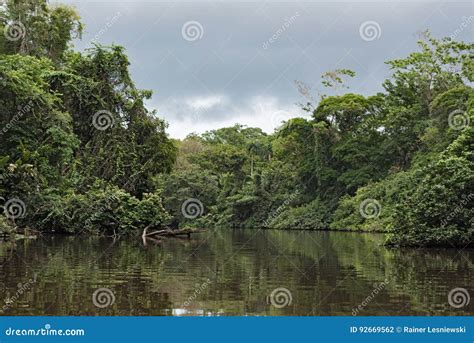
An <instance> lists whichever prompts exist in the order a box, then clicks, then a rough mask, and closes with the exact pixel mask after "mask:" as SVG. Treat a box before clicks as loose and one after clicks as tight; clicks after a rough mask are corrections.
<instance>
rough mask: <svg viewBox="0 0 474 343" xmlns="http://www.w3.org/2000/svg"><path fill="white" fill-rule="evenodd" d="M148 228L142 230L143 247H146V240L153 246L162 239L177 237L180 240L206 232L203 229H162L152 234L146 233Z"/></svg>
mask: <svg viewBox="0 0 474 343" xmlns="http://www.w3.org/2000/svg"><path fill="white" fill-rule="evenodd" d="M148 229H149V226H147V227H146V228H145V229H143V233H142V240H143V245H144V246H146V242H147V239H149V240H150V241H152V242H153V243H155V244H159V243H161V240H160V239H161V238H163V237H178V238H180V237H181V236H183V235H185V236H187V237H188V238H189V237H191V234H192V233H199V232H205V231H206V230H204V229H190V228H188V229H179V230H171V229H163V230H156V231H153V232H150V233H148Z"/></svg>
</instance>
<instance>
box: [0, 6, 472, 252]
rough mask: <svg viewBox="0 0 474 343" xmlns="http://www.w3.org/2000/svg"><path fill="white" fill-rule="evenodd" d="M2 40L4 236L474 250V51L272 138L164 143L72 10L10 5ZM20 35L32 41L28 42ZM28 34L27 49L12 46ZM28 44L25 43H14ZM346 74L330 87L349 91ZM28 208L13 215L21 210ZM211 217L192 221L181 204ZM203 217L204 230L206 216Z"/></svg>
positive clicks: (257, 135) (450, 56) (434, 53)
mask: <svg viewBox="0 0 474 343" xmlns="http://www.w3.org/2000/svg"><path fill="white" fill-rule="evenodd" d="M0 14H1V20H0V29H2V31H4V32H5V35H4V37H2V38H1V40H0V84H1V88H0V113H1V117H0V127H1V128H2V130H1V131H0V136H1V145H0V169H1V171H2V172H1V175H0V196H1V197H3V200H5V204H4V207H5V211H4V212H5V213H4V215H5V216H4V217H0V230H2V231H8V230H10V228H11V227H16V226H18V227H31V228H34V229H37V230H40V231H51V232H69V233H72V232H76V233H77V232H83V231H87V232H91V233H100V234H110V233H119V234H121V233H129V232H135V231H136V229H140V228H143V227H146V226H155V227H160V226H165V225H170V223H173V222H174V223H176V222H177V221H179V223H180V225H181V226H186V225H192V226H201V225H202V226H204V225H205V226H213V225H214V226H218V227H226V228H236V227H239V228H242V227H247V228H281V229H328V228H331V229H334V230H340V229H343V230H373V231H385V232H388V243H390V244H397V245H453V246H464V245H467V244H471V242H472V241H473V239H474V228H473V219H472V218H473V206H472V200H473V199H474V189H473V184H474V182H473V181H474V173H473V163H474V160H473V150H474V149H473V129H472V127H471V125H470V123H472V122H473V121H474V118H473V115H474V92H473V89H472V87H470V85H471V84H472V82H473V81H474V57H473V53H472V52H473V47H474V45H473V44H466V43H462V42H454V41H451V40H450V39H444V40H436V39H434V38H432V37H431V36H430V35H429V34H427V35H426V37H425V38H424V39H423V40H421V41H420V43H419V45H420V51H418V52H414V53H412V54H410V55H409V56H408V57H406V58H403V59H398V60H394V61H390V62H388V64H389V66H390V67H391V69H392V71H393V74H392V76H391V78H389V79H388V80H386V81H385V82H384V83H383V88H384V91H383V92H381V93H378V94H375V95H373V96H363V95H360V94H353V93H346V94H343V95H333V96H322V97H321V98H320V99H319V101H318V103H316V104H312V103H308V104H306V105H305V106H303V108H302V112H304V111H306V112H307V113H308V112H309V114H310V115H311V118H310V119H303V118H299V117H298V114H297V113H296V114H295V118H294V119H291V120H289V121H287V122H286V123H283V125H282V126H281V127H280V128H279V129H278V130H276V132H275V133H273V134H270V135H269V134H266V133H264V132H263V131H262V130H260V129H256V128H247V127H244V126H241V125H235V126H233V127H228V128H222V129H218V130H213V131H210V132H206V133H204V134H202V135H196V134H192V135H190V136H188V137H187V138H186V139H184V140H182V141H173V140H171V139H169V138H168V137H167V135H166V132H165V129H166V124H165V122H164V121H162V120H161V119H159V118H158V117H157V113H154V112H150V111H148V110H147V108H146V107H145V106H144V101H145V100H146V99H148V98H150V97H151V92H150V91H146V90H140V89H137V88H136V87H135V85H134V83H133V81H132V79H131V77H130V74H129V71H128V65H129V61H128V59H127V56H126V55H125V52H124V49H123V48H122V47H118V46H112V47H102V46H93V47H91V49H89V50H88V51H86V52H85V53H78V52H74V51H73V50H72V49H71V47H70V41H71V39H73V38H75V37H79V36H80V35H81V32H82V24H81V23H80V18H79V16H78V14H77V13H76V12H75V11H74V10H73V9H72V8H69V7H67V6H55V7H51V6H49V5H47V3H46V1H44V0H28V1H22V2H21V3H20V2H18V1H13V0H10V1H7V6H6V7H5V8H3V9H2V10H1V13H0ZM18 23H21V25H22V26H18ZM13 25H17V26H18V27H17V29H19V30H20V31H21V30H22V29H24V31H23V32H20V34H17V35H14V37H13V39H12V36H11V35H10V37H9V35H8V34H7V33H9V32H10V31H11V30H10V29H11V27H12V26H13ZM13 33H18V32H13ZM344 77H355V73H354V72H352V71H350V70H346V69H340V70H336V71H334V72H328V73H326V74H324V75H323V78H322V84H323V85H324V86H326V87H335V88H336V87H342V88H344V87H345V86H344ZM12 199H13V200H15V199H20V200H21V201H22V202H23V203H24V205H25V206H24V207H25V208H24V212H25V213H22V215H21V216H18V215H12V214H11V213H10V214H9V211H10V212H11V209H9V208H8V206H7V204H8V201H9V200H12ZM190 199H191V200H193V201H194V202H195V203H196V202H197V204H198V205H199V206H198V207H195V208H194V210H195V211H197V212H193V213H192V214H193V215H189V213H188V215H186V213H183V204H185V203H186V202H187V201H189V200H190ZM195 213H197V215H194V214H195Z"/></svg>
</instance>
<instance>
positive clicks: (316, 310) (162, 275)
mask: <svg viewBox="0 0 474 343" xmlns="http://www.w3.org/2000/svg"><path fill="white" fill-rule="evenodd" d="M382 240H383V237H382V236H380V235H375V234H360V233H351V232H307V231H260V230H215V231H212V232H207V233H203V234H199V235H196V236H194V237H193V238H192V239H189V240H188V239H169V240H166V241H164V242H162V243H161V244H160V245H154V244H149V245H148V246H147V247H146V248H144V247H143V245H142V242H141V240H139V239H137V240H133V239H121V240H117V241H113V240H111V239H104V238H102V239H98V238H86V237H81V238H73V237H53V238H41V239H37V240H33V241H18V242H17V243H16V244H11V243H1V244H0V263H1V267H0V286H1V293H0V299H7V300H10V301H7V302H8V304H7V306H6V308H5V312H4V314H6V315H175V316H183V315H196V316H208V315H351V314H352V313H353V311H354V308H356V307H357V306H358V305H361V306H362V309H360V310H359V311H357V313H358V315H472V314H474V306H473V305H474V304H473V302H474V300H473V301H471V303H470V304H469V305H468V306H466V307H462V308H459V309H456V308H453V307H451V306H450V305H449V303H448V298H447V297H448V293H449V291H450V290H451V289H453V288H455V287H463V288H467V289H468V290H469V291H470V293H471V295H472V294H473V293H474V291H473V290H472V289H469V287H470V286H471V285H472V273H473V271H474V259H473V257H474V251H473V250H463V251H460V250H455V249H425V250H418V249H386V248H384V247H382V246H381V245H380V243H381V242H382ZM35 275H36V280H35V282H34V283H33V284H32V285H31V287H29V288H28V289H23V291H22V292H21V294H18V293H19V292H18V290H19V287H20V286H24V285H25V283H28V280H30V279H31V278H33V277H34V276H35ZM384 280H386V285H385V286H383V287H381V288H380V289H378V288H379V285H380V283H381V282H384ZM19 284H21V285H20V286H19ZM101 287H103V288H108V289H110V290H111V291H112V292H113V294H114V297H115V299H114V302H113V304H111V305H110V306H108V307H105V308H98V307H97V306H95V305H94V303H93V301H92V295H93V293H94V291H95V290H97V289H98V288H101ZM23 288H24V287H23ZM276 288H285V289H287V290H288V291H289V292H290V294H291V303H289V304H287V306H283V307H281V308H280V307H279V306H273V305H272V304H271V301H270V299H269V296H270V294H271V293H272V291H273V290H274V289H276ZM374 289H377V292H376V294H375V295H374ZM12 300H14V301H12ZM1 305H4V303H2V304H1ZM0 309H1V306H0Z"/></svg>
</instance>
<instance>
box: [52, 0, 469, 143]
mask: <svg viewBox="0 0 474 343" xmlns="http://www.w3.org/2000/svg"><path fill="white" fill-rule="evenodd" d="M60 2H63V3H68V4H73V5H74V6H75V7H76V8H77V9H78V11H79V13H80V14H81V16H82V19H83V22H84V23H85V25H86V32H85V34H84V36H83V39H82V41H77V42H76V44H75V45H76V47H77V49H80V50H83V49H85V48H87V47H88V46H90V44H91V42H92V41H94V40H95V41H97V42H99V43H102V44H112V43H114V44H119V45H123V46H125V47H126V49H127V53H128V55H129V58H130V62H131V72H132V75H133V77H134V79H135V81H136V84H137V86H138V87H140V88H145V89H151V90H153V93H154V95H153V98H152V99H151V100H150V101H149V103H148V106H149V107H150V108H154V109H156V110H157V111H158V115H159V116H160V117H162V118H164V119H165V120H166V121H167V122H168V123H169V129H168V132H169V133H170V135H171V136H172V137H175V138H184V137H185V136H186V135H187V134H189V133H191V132H197V133H201V132H204V131H206V130H210V129H215V128H219V127H224V126H230V125H233V124H235V123H241V124H244V125H247V126H256V127H260V128H262V129H263V130H264V131H266V132H272V131H273V130H274V128H275V127H278V126H279V125H280V124H281V121H282V120H286V119H287V118H288V117H294V116H302V115H304V113H303V112H302V111H301V110H300V109H299V106H298V104H299V103H302V102H306V100H304V98H303V97H302V96H301V94H300V92H299V91H298V87H297V85H296V84H295V80H298V81H300V82H303V83H304V84H306V85H307V86H309V87H310V88H311V94H312V97H313V98H315V99H317V98H318V94H320V93H321V92H322V91H324V90H323V89H322V87H321V82H320V76H321V74H323V73H324V72H326V71H329V70H334V69H336V68H348V69H352V70H354V71H355V72H356V74H357V76H356V77H355V78H354V79H353V80H352V81H350V82H349V86H350V91H353V92H358V93H362V94H372V93H374V92H377V91H380V90H381V82H382V81H383V80H384V79H385V78H386V77H387V76H388V75H390V71H389V70H388V68H387V66H386V65H385V64H384V61H386V60H390V59H393V58H398V57H402V56H405V55H406V54H407V53H409V52H411V51H413V50H414V49H415V48H416V40H417V39H418V38H419V37H420V32H422V31H424V30H426V29H429V30H430V31H431V32H432V33H433V35H434V36H436V37H442V36H455V37H456V39H461V40H465V41H472V40H473V37H474V2H472V1H467V0H466V1H449V2H438V1H427V0H424V1H365V2H360V1H317V0H314V1H271V0H267V1H222V0H221V1H193V2H190V1H174V2H164V1H153V0H147V1H111V0H108V1H105V0H102V1H87V0H81V1H71V0H66V1H60Z"/></svg>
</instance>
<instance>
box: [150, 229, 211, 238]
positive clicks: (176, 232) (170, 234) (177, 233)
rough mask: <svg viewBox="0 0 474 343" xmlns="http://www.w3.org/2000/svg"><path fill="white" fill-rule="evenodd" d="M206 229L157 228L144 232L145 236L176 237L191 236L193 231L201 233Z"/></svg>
mask: <svg viewBox="0 0 474 343" xmlns="http://www.w3.org/2000/svg"><path fill="white" fill-rule="evenodd" d="M205 231H206V230H203V229H180V230H170V229H164V230H157V231H153V232H150V233H146V232H145V231H144V232H143V234H144V235H145V237H150V236H159V237H176V236H182V235H186V236H188V237H189V236H191V234H192V233H199V232H205Z"/></svg>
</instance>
